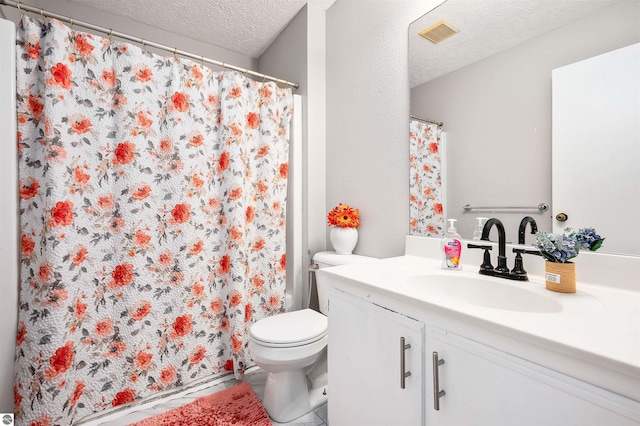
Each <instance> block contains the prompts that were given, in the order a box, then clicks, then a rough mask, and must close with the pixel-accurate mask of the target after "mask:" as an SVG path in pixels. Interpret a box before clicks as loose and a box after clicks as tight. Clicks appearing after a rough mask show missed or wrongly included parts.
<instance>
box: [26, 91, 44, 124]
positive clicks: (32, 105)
mask: <svg viewBox="0 0 640 426" xmlns="http://www.w3.org/2000/svg"><path fill="white" fill-rule="evenodd" d="M27 108H29V111H31V114H33V117H34V118H35V119H36V120H39V119H40V117H42V110H43V109H44V104H42V103H40V102H38V99H36V97H35V96H33V95H32V94H31V93H29V102H28V106H27Z"/></svg>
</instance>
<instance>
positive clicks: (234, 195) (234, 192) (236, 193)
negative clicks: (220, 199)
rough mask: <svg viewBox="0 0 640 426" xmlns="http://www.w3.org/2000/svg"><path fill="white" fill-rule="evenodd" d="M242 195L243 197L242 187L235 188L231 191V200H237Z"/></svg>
mask: <svg viewBox="0 0 640 426" xmlns="http://www.w3.org/2000/svg"><path fill="white" fill-rule="evenodd" d="M240 197H242V188H240V187H237V188H234V189H232V190H231V192H229V200H231V201H233V200H237V199H238V198H240Z"/></svg>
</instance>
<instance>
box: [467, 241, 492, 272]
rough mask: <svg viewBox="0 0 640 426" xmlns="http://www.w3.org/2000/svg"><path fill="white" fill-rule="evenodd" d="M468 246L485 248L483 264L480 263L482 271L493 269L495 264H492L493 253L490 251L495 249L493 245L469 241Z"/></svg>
mask: <svg viewBox="0 0 640 426" xmlns="http://www.w3.org/2000/svg"><path fill="white" fill-rule="evenodd" d="M467 248H470V249H482V250H484V256H483V258H482V265H480V273H482V271H493V265H492V264H491V255H490V254H489V251H490V250H493V246H489V245H483V244H471V243H468V244H467Z"/></svg>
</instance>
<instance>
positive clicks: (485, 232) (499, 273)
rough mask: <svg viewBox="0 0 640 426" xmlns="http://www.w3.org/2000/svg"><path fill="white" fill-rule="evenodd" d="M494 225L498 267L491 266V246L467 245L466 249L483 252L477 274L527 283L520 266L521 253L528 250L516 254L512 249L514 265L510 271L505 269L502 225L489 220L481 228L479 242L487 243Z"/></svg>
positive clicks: (525, 275) (495, 220) (496, 220)
mask: <svg viewBox="0 0 640 426" xmlns="http://www.w3.org/2000/svg"><path fill="white" fill-rule="evenodd" d="M531 220H533V219H531ZM527 223H528V222H527ZM494 225H495V226H496V228H498V266H496V267H495V268H494V267H493V265H491V260H490V254H489V250H491V248H492V246H490V245H475V244H468V245H467V247H468V248H479V249H483V250H484V260H483V262H482V265H480V271H479V273H480V274H482V275H490V276H492V277H500V278H507V279H509V280H517V281H529V278H528V277H527V272H526V271H525V270H524V267H523V266H522V255H521V253H528V252H529V251H528V250H518V252H516V249H514V252H516V263H515V265H514V268H513V270H512V271H510V270H509V268H508V267H507V238H506V235H505V232H504V225H503V224H502V222H500V220H498V219H496V218H492V219H489V220H488V221H487V223H485V224H484V228H482V237H480V240H483V241H489V232H490V231H491V228H492V227H493V226H494ZM533 226H535V221H534V225H532V228H533ZM536 228H537V227H536Z"/></svg>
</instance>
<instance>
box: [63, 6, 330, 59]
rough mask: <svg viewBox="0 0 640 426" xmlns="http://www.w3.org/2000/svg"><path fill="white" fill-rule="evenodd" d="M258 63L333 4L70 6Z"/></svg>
mask: <svg viewBox="0 0 640 426" xmlns="http://www.w3.org/2000/svg"><path fill="white" fill-rule="evenodd" d="M70 1H71V2H73V3H78V4H83V5H86V6H89V7H92V8H95V9H98V10H104V11H106V12H111V13H113V14H116V15H119V16H123V17H127V18H129V19H132V20H135V21H137V22H141V23H144V24H148V25H152V26H155V27H158V28H162V29H164V30H167V31H171V32H173V33H175V34H179V35H183V36H187V37H191V38H192V39H196V40H199V41H202V42H205V43H209V44H213V45H216V46H219V47H224V48H226V49H229V50H232V51H234V52H237V53H241V54H243V55H246V56H249V57H252V58H258V57H259V56H260V55H261V54H262V53H263V52H264V51H265V50H266V48H267V47H269V45H270V44H271V42H272V41H273V40H275V38H276V37H277V36H278V34H280V32H281V31H282V30H283V29H284V28H285V27H286V26H287V24H288V23H289V22H290V21H291V20H292V19H293V18H294V17H295V16H296V14H297V13H298V12H299V11H300V10H301V9H302V8H303V7H304V5H305V4H306V3H307V2H309V3H314V4H317V5H318V6H319V7H323V8H328V7H329V6H330V5H331V4H332V3H333V2H334V1H335V0H329V1H327V0H309V1H307V0H135V1H132V0H108V1H105V0H70Z"/></svg>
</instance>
